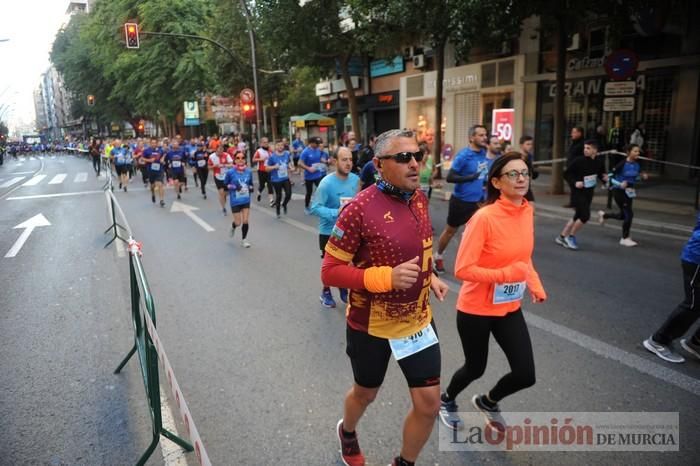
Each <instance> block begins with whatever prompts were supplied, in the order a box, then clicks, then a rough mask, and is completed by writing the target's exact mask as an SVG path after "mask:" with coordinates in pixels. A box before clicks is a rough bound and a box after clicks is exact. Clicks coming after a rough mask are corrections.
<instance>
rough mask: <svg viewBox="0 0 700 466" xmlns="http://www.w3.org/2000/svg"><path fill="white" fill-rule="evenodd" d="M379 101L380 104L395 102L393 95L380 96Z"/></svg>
mask: <svg viewBox="0 0 700 466" xmlns="http://www.w3.org/2000/svg"><path fill="white" fill-rule="evenodd" d="M377 101H378V102H379V103H380V104H390V103H392V102H393V101H394V96H393V95H392V94H379V96H377Z"/></svg>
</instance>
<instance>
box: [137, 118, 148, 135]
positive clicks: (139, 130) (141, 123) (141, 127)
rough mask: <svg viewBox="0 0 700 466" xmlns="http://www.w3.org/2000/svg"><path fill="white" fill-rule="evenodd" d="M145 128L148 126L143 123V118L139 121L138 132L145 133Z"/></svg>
mask: <svg viewBox="0 0 700 466" xmlns="http://www.w3.org/2000/svg"><path fill="white" fill-rule="evenodd" d="M145 128H146V127H145V126H144V124H143V120H141V121H139V124H138V126H137V127H136V130H137V132H138V133H139V134H143V130H144V129H145Z"/></svg>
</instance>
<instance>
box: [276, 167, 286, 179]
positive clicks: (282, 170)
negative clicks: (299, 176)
mask: <svg viewBox="0 0 700 466" xmlns="http://www.w3.org/2000/svg"><path fill="white" fill-rule="evenodd" d="M287 168H288V167H287V164H286V163H280V166H279V168H278V169H277V176H278V177H279V178H287Z"/></svg>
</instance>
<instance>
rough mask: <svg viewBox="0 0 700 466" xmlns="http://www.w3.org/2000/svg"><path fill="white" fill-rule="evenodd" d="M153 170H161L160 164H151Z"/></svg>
mask: <svg viewBox="0 0 700 466" xmlns="http://www.w3.org/2000/svg"><path fill="white" fill-rule="evenodd" d="M151 170H153V171H158V170H160V164H159V163H158V162H153V163H151Z"/></svg>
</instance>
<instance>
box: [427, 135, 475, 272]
mask: <svg viewBox="0 0 700 466" xmlns="http://www.w3.org/2000/svg"><path fill="white" fill-rule="evenodd" d="M487 147H488V136H487V133H486V128H485V127H484V126H483V125H474V126H472V127H471V129H470V130H469V145H468V146H467V147H465V148H464V149H462V150H461V151H459V152H458V153H457V155H456V156H455V158H454V161H453V162H452V167H451V168H450V171H449V172H448V173H447V178H446V181H447V182H448V183H455V188H454V192H453V193H452V197H450V203H449V206H448V207H447V224H446V225H445V229H444V230H443V231H442V234H440V239H439V240H438V249H437V252H436V253H435V255H434V259H435V270H436V271H437V272H439V273H444V272H445V265H444V262H443V258H442V254H443V253H444V252H445V249H447V245H448V244H449V243H450V240H451V239H452V237H453V236H454V235H455V233H457V230H458V229H459V227H461V226H462V225H464V224H465V223H467V222H468V221H469V219H470V218H471V217H472V215H474V213H475V212H476V211H477V210H478V209H479V203H480V202H481V201H482V200H483V199H484V182H485V180H486V177H487V174H488V162H487V160H486V148H487Z"/></svg>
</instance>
